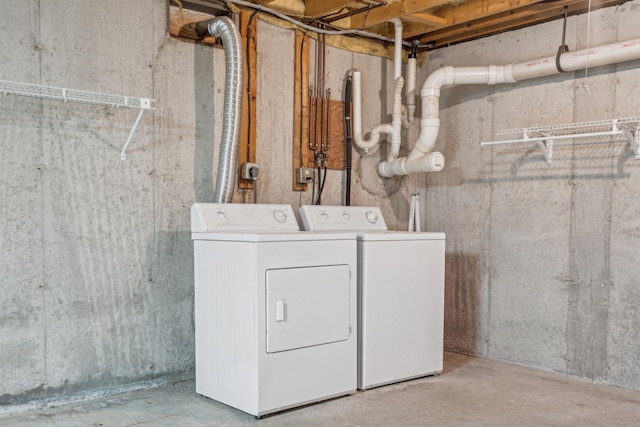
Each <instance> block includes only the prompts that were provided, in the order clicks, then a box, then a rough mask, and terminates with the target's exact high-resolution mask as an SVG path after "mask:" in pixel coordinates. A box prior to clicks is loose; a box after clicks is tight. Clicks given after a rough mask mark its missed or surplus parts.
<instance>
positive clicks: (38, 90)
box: [0, 80, 155, 160]
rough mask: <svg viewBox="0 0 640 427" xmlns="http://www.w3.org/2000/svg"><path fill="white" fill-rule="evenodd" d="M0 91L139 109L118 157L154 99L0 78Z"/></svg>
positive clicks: (124, 153) (124, 155) (10, 93)
mask: <svg viewBox="0 0 640 427" xmlns="http://www.w3.org/2000/svg"><path fill="white" fill-rule="evenodd" d="M0 93H3V94H5V95H21V96H31V97H36V98H46V99H55V100H60V101H64V102H67V101H72V102H82V103H88V104H95V105H104V106H108V107H116V108H137V109H139V110H140V112H139V113H138V116H137V117H136V120H135V122H134V124H133V127H132V129H131V131H130V132H129V136H128V137H127V141H126V142H125V144H124V146H123V147H122V150H121V151H120V158H121V159H122V160H125V159H126V158H127V155H126V151H127V148H128V147H129V144H130V143H131V139H132V138H133V134H134V133H135V131H136V129H137V128H138V125H139V124H140V120H141V119H142V115H143V113H144V112H145V110H155V100H153V99H151V98H136V97H133V96H123V95H112V94H107V93H98V92H88V91H83V90H75V89H66V88H61V87H54V86H43V85H35V84H29V83H17V82H10V81H6V80H0Z"/></svg>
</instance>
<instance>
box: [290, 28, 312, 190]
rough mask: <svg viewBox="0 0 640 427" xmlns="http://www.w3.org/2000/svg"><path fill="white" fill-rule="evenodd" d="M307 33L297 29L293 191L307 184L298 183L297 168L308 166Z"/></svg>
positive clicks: (294, 80)
mask: <svg viewBox="0 0 640 427" xmlns="http://www.w3.org/2000/svg"><path fill="white" fill-rule="evenodd" d="M310 44H311V43H310V39H309V37H308V36H307V34H306V33H303V32H302V31H296V37H295V45H294V67H293V69H294V73H293V76H294V77H293V151H292V153H291V154H292V157H291V158H292V162H291V166H292V168H291V169H292V179H293V191H305V190H306V189H307V184H298V182H297V180H296V170H297V169H298V168H300V167H306V166H307V159H306V154H305V153H306V151H305V150H304V148H305V147H308V144H309V139H308V137H307V135H308V132H309V124H308V120H307V119H306V118H307V117H308V115H309V45H310Z"/></svg>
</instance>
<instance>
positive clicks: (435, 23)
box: [402, 13, 449, 27]
mask: <svg viewBox="0 0 640 427" xmlns="http://www.w3.org/2000/svg"><path fill="white" fill-rule="evenodd" d="M402 20H403V21H407V22H414V23H416V24H424V25H427V26H430V27H442V26H444V25H447V24H448V23H449V21H447V19H446V18H441V17H439V16H436V15H431V14H430V13H412V14H411V15H406V16H403V17H402Z"/></svg>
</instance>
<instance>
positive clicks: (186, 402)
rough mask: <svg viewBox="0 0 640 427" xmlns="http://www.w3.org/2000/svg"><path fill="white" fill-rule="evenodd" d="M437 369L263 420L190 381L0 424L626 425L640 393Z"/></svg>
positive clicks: (461, 364) (468, 367) (633, 418)
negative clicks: (434, 373) (198, 390)
mask: <svg viewBox="0 0 640 427" xmlns="http://www.w3.org/2000/svg"><path fill="white" fill-rule="evenodd" d="M444 366H445V369H444V372H443V373H442V374H441V375H440V376H438V377H430V378H423V379H419V380H414V381H408V382H404V383H401V384H396V385H391V386H387V387H381V388H377V389H373V390H368V391H366V392H360V393H356V394H355V395H352V396H348V397H344V398H338V399H334V400H331V401H327V402H324V403H321V404H316V405H310V406H307V407H304V408H300V409H296V410H290V411H288V412H285V413H281V414H277V415H272V416H269V417H266V418H263V419H262V420H256V419H254V418H253V417H252V416H250V415H247V414H244V413H242V412H240V411H237V410H235V409H232V408H229V407H227V406H225V405H222V404H219V403H217V402H215V401H213V400H210V399H207V398H204V397H202V396H199V395H197V394H196V393H195V391H194V389H195V385H194V383H193V382H182V383H178V384H173V385H167V386H164V387H160V388H157V389H153V390H146V391H139V392H134V393H129V394H123V395H119V396H114V397H109V398H104V399H99V400H94V401H89V402H82V403H76V404H71V405H66V406H61V407H58V408H50V409H42V410H36V411H32V412H27V413H23V414H19V415H14V416H5V417H0V426H12V427H14V426H16V427H19V426H34V427H37V426H134V425H135V426H221V425H225V426H248V425H256V426H261V427H267V426H296V427H298V426H605V425H606V426H631V425H640V393H637V392H632V391H627V390H622V389H617V388H613V387H607V386H601V385H595V384H591V383H588V382H584V381H579V380H575V379H570V378H566V377H564V376H561V375H557V374H551V373H547V372H540V371H535V370H532V369H528V368H523V367H520V366H515V365H511V364H507V363H502V362H496V361H490V360H484V359H478V358H474V357H469V356H464V355H459V354H452V353H445V365H444Z"/></svg>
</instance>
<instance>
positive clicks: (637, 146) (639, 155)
mask: <svg viewBox="0 0 640 427" xmlns="http://www.w3.org/2000/svg"><path fill="white" fill-rule="evenodd" d="M622 132H623V133H624V136H626V137H627V140H628V141H629V146H630V147H631V150H633V158H634V159H636V160H640V125H639V126H637V127H635V128H634V129H633V130H630V129H628V128H626V127H623V128H622Z"/></svg>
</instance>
